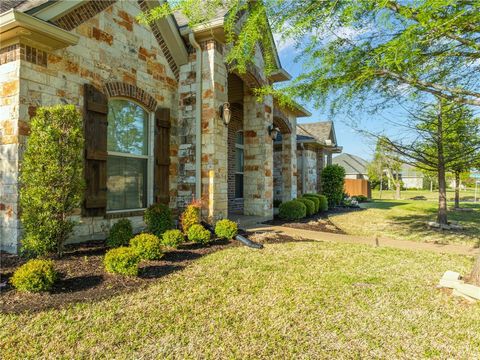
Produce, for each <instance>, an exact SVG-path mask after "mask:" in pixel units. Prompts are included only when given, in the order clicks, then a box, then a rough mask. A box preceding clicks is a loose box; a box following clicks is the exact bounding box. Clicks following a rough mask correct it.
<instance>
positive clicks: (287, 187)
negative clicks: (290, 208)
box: [282, 127, 297, 202]
mask: <svg viewBox="0 0 480 360" xmlns="http://www.w3.org/2000/svg"><path fill="white" fill-rule="evenodd" d="M294 129H295V127H294ZM296 139H297V137H296V134H295V133H291V134H283V138H282V140H283V144H282V145H283V146H282V178H283V181H282V185H283V189H282V201H283V202H285V201H289V200H292V199H295V198H296V197H297V154H296V146H297V144H296Z"/></svg>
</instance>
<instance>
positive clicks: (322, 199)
mask: <svg viewBox="0 0 480 360" xmlns="http://www.w3.org/2000/svg"><path fill="white" fill-rule="evenodd" d="M319 196H320V211H327V210H328V200H327V197H326V196H325V195H319Z"/></svg>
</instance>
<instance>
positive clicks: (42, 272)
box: [11, 259, 58, 292]
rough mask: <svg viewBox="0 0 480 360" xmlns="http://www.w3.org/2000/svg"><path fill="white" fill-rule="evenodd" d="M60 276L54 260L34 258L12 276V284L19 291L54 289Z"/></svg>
mask: <svg viewBox="0 0 480 360" xmlns="http://www.w3.org/2000/svg"><path fill="white" fill-rule="evenodd" d="M57 278H58V274H57V272H56V271H55V268H54V264H53V261H52V260H40V259H32V260H29V261H28V262H27V263H25V264H24V265H22V266H21V267H19V268H18V269H17V271H15V273H14V274H13V276H12V279H11V282H12V285H13V286H14V287H15V288H16V289H17V290H19V291H28V292H41V291H49V290H51V289H52V286H53V284H54V283H55V281H56V280H57Z"/></svg>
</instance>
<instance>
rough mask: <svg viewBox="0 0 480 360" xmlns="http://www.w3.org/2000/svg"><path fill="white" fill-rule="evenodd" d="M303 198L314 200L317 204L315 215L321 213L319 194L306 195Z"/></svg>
mask: <svg viewBox="0 0 480 360" xmlns="http://www.w3.org/2000/svg"><path fill="white" fill-rule="evenodd" d="M303 198H305V199H308V200H312V201H313V203H314V204H315V214H316V213H318V212H319V211H320V197H319V195H317V194H305V195H303Z"/></svg>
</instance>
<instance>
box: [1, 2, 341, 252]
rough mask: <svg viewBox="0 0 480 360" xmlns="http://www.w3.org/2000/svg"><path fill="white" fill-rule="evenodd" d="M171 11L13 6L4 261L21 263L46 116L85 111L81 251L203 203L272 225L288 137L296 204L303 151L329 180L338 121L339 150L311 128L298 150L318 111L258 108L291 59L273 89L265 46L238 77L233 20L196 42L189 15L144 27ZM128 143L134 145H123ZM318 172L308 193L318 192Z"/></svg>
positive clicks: (286, 176) (4, 62)
mask: <svg viewBox="0 0 480 360" xmlns="http://www.w3.org/2000/svg"><path fill="white" fill-rule="evenodd" d="M159 3H161V1H145V0H140V1H133V0H132V1H80V0H79V1H47V0H30V1H29V0H27V1H3V2H1V5H0V6H1V7H0V12H1V13H0V38H1V45H0V89H1V94H0V98H1V107H0V109H1V111H0V189H1V191H0V239H1V244H0V245H1V249H3V250H7V251H12V252H15V251H16V250H17V246H18V243H19V241H20V239H21V224H20V221H19V210H20V209H19V204H18V178H19V171H20V168H19V164H20V162H21V160H22V152H23V149H24V147H25V144H26V143H27V139H28V134H29V122H30V119H31V117H32V116H34V114H35V111H36V109H37V108H38V107H39V106H49V105H56V104H67V103H68V104H74V105H76V106H78V108H79V109H80V110H81V111H82V112H83V117H84V122H85V139H86V142H85V152H84V154H85V181H86V186H87V189H86V192H85V200H84V202H83V206H82V209H79V210H78V213H77V214H76V215H75V218H74V220H76V221H78V225H77V226H76V227H75V231H74V236H73V238H72V241H85V240H93V239H102V238H104V237H105V235H106V231H108V228H109V227H110V226H111V224H112V223H113V222H115V221H117V219H119V218H128V219H130V220H131V221H132V222H133V224H134V227H135V228H136V229H137V230H139V229H142V227H143V226H144V223H143V213H144V209H145V208H146V207H147V206H149V205H150V204H152V203H155V202H161V203H165V204H168V205H169V206H170V207H171V208H172V209H174V210H175V211H176V212H177V213H178V212H179V211H181V210H182V209H183V208H184V207H185V205H186V204H188V203H189V202H191V201H192V200H193V199H201V200H202V213H203V215H204V216H205V217H206V218H208V219H210V220H211V221H214V220H216V219H221V218H226V217H228V216H229V213H230V214H231V213H240V214H244V215H254V216H257V217H259V218H263V219H271V218H272V217H273V194H274V187H273V184H274V181H273V173H274V164H273V158H274V156H273V147H274V146H273V140H272V138H273V137H274V134H275V130H276V129H279V130H280V132H281V133H282V137H281V138H282V140H281V142H282V144H281V150H280V154H281V156H280V158H279V163H278V164H277V165H276V166H277V169H281V176H282V182H281V184H280V185H279V186H280V188H279V192H280V193H281V194H282V199H283V200H289V199H291V198H293V197H295V196H296V194H297V175H298V174H297V152H298V154H299V156H300V161H299V163H300V164H302V161H305V160H302V159H306V158H308V159H310V156H311V155H312V154H313V153H314V154H315V156H314V157H313V158H312V159H311V162H312V164H313V163H314V161H315V160H317V164H316V165H315V166H316V167H317V168H321V166H322V165H321V164H323V163H324V161H325V160H324V156H323V154H324V152H323V150H325V151H326V152H328V153H330V152H334V151H337V150H336V149H338V148H336V140H335V136H334V132H333V126H332V125H331V123H330V125H329V126H330V127H331V131H330V135H328V134H327V135H328V136H327V137H326V138H323V137H322V138H317V135H316V133H315V132H314V131H313V130H312V129H311V126H313V124H311V125H308V126H307V125H302V127H301V128H299V129H300V130H301V131H300V132H301V134H302V137H300V139H299V140H298V144H297V136H296V132H297V124H296V118H297V117H298V116H305V115H308V114H309V113H308V112H307V111H305V110H304V109H302V108H301V107H298V108H294V109H288V108H282V107H280V106H279V105H278V104H277V103H276V102H275V101H274V99H273V98H272V97H268V96H267V97H265V99H264V100H263V102H257V98H256V96H255V94H254V92H253V90H254V89H255V88H257V87H259V86H262V85H264V84H273V83H276V82H280V81H286V80H289V79H290V76H289V75H288V74H287V73H286V72H285V70H283V69H282V67H281V64H280V61H279V58H278V56H276V57H275V59H274V60H275V62H276V70H275V71H274V72H273V73H272V74H271V75H270V76H268V77H267V76H266V75H265V72H264V61H263V57H262V52H263V46H262V45H261V44H259V45H258V48H257V53H256V57H255V59H254V65H252V66H250V67H249V68H248V71H247V73H246V74H239V73H235V72H231V71H229V69H228V68H227V66H226V64H225V55H226V47H225V43H224V42H225V36H224V27H223V23H224V20H225V19H224V16H225V13H226V11H221V12H219V14H218V18H217V19H215V20H213V21H211V22H209V23H208V24H207V25H204V26H200V27H197V28H195V29H193V30H191V29H190V28H188V27H187V22H186V19H185V18H184V17H182V16H180V15H179V14H177V15H176V16H170V17H167V18H164V19H162V20H158V21H156V22H155V23H153V24H151V25H150V26H144V25H140V24H139V23H138V22H137V21H136V20H135V17H136V16H137V15H138V14H139V13H140V12H141V11H142V10H146V9H148V8H149V7H151V6H156V5H158V4H159ZM244 16H246V15H244ZM266 36H270V37H272V34H266ZM272 39H273V37H272ZM273 50H274V51H275V49H273ZM197 69H201V73H200V72H197ZM228 109H229V110H230V111H228ZM229 115H231V120H230V122H229V123H228V121H227V120H228V119H229V118H230V116H229ZM303 127H304V128H305V130H308V131H306V132H305V133H304V132H303V129H302V128H303ZM125 132H133V133H135V134H136V137H135V139H134V140H132V141H125V140H122V139H125V137H121V136H118V135H121V134H122V133H125ZM310 132H312V133H313V134H310ZM327 140H330V141H327ZM320 154H322V155H320ZM329 156H330V157H331V155H327V162H328V161H329V160H328V159H329ZM308 162H309V163H310V160H308ZM312 166H314V165H312ZM307 172H308V173H310V170H305V166H304V167H303V169H302V170H301V171H300V175H298V176H299V178H300V179H301V180H300V185H301V186H302V184H304V183H308V184H309V185H308V189H307V191H308V192H310V191H314V190H315V189H314V188H315V185H317V181H316V180H314V181H313V184H312V186H311V185H310V183H309V179H308V178H306V176H303V178H302V175H301V174H304V173H307ZM315 174H317V175H318V172H315ZM305 186H306V185H305ZM305 186H303V188H302V187H300V192H303V189H304V188H305ZM310 186H311V187H312V189H310ZM316 189H318V187H317V188H316Z"/></svg>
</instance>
